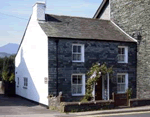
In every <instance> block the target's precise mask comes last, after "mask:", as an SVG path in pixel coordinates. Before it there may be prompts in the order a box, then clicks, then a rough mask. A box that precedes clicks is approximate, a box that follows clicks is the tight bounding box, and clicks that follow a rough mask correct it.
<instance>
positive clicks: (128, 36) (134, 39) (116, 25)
mask: <svg viewBox="0 0 150 117" xmlns="http://www.w3.org/2000/svg"><path fill="white" fill-rule="evenodd" d="M110 21H111V22H112V24H114V25H115V26H116V27H117V28H118V29H119V30H120V31H122V32H123V33H124V34H125V35H127V36H128V37H129V38H130V39H132V40H133V41H135V42H137V43H138V41H137V40H136V39H134V38H133V37H131V36H130V35H129V34H127V33H126V32H125V31H124V30H122V29H121V28H120V27H119V26H118V25H117V24H116V23H115V22H113V21H112V20H110Z"/></svg>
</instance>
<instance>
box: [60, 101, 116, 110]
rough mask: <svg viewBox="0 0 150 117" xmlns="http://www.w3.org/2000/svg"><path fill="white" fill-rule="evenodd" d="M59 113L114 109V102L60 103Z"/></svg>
mask: <svg viewBox="0 0 150 117" xmlns="http://www.w3.org/2000/svg"><path fill="white" fill-rule="evenodd" d="M60 105H61V108H60V111H61V112H81V111H93V110H103V109H112V108H114V101H113V100H109V101H104V100H101V101H93V102H62V103H61V104H60Z"/></svg>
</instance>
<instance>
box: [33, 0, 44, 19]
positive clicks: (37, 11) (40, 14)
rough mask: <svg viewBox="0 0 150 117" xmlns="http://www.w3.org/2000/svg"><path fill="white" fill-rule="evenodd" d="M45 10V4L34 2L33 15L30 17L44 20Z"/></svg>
mask: <svg viewBox="0 0 150 117" xmlns="http://www.w3.org/2000/svg"><path fill="white" fill-rule="evenodd" d="M45 9H46V4H45V2H36V3H35V4H34V5H33V14H32V16H33V17H34V19H36V20H45Z"/></svg>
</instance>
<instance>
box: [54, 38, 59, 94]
mask: <svg viewBox="0 0 150 117" xmlns="http://www.w3.org/2000/svg"><path fill="white" fill-rule="evenodd" d="M55 42H56V96H58V43H59V40H56V41H55Z"/></svg>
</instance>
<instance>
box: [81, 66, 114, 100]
mask: <svg viewBox="0 0 150 117" xmlns="http://www.w3.org/2000/svg"><path fill="white" fill-rule="evenodd" d="M112 72H113V71H112V67H109V68H108V67H107V65H106V64H102V65H100V63H96V64H93V65H92V67H91V68H90V70H89V71H88V73H87V76H89V77H90V78H88V80H87V83H86V94H85V96H84V98H83V99H82V101H90V100H91V99H92V98H93V96H92V91H93V86H94V83H96V82H97V81H98V79H99V78H100V76H101V75H105V74H107V73H109V74H110V73H112Z"/></svg>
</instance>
